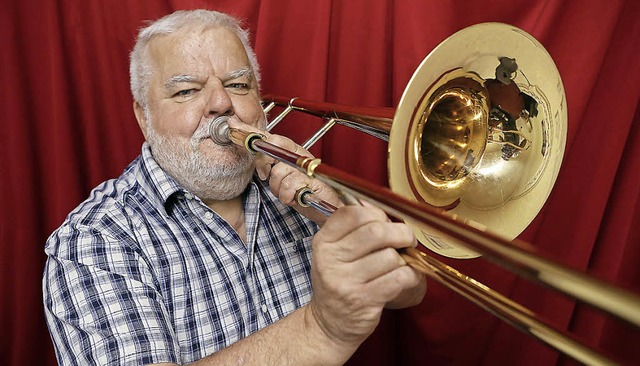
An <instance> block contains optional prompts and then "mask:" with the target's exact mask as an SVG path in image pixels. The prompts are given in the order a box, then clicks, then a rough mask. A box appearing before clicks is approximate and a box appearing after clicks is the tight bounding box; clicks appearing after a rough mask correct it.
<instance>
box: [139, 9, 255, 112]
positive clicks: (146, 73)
mask: <svg viewBox="0 0 640 366" xmlns="http://www.w3.org/2000/svg"><path fill="white" fill-rule="evenodd" d="M188 25H196V26H198V25H199V26H202V27H205V28H216V27H222V28H226V29H229V30H231V31H232V32H233V33H235V34H236V36H238V38H239V39H240V42H242V45H243V46H244V49H245V51H246V53H247V56H248V58H249V63H250V66H251V69H252V71H253V76H254V78H255V80H256V84H257V85H258V90H259V89H260V69H259V65H258V60H257V58H256V54H255V52H254V51H253V49H252V48H251V45H250V44H249V31H247V30H246V29H244V28H242V25H241V23H240V21H239V20H238V19H236V18H234V17H232V16H230V15H227V14H224V13H220V12H217V11H211V10H202V9H199V10H180V11H176V12H174V13H172V14H169V15H167V16H164V17H162V18H160V19H158V20H156V21H154V22H152V23H151V24H149V25H148V26H146V27H144V28H142V29H140V32H139V33H138V37H137V39H136V44H135V46H134V47H133V50H132V51H131V55H130V63H129V76H130V84H131V94H133V99H134V100H135V101H136V102H138V104H140V106H142V108H143V109H144V110H145V112H146V111H147V89H148V87H149V81H150V79H151V66H150V65H149V59H148V54H147V48H148V45H149V42H150V41H151V40H152V39H153V38H154V37H157V36H160V35H167V34H172V33H175V32H177V31H179V30H180V29H181V28H183V27H185V26H188Z"/></svg>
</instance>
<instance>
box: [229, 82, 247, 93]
mask: <svg viewBox="0 0 640 366" xmlns="http://www.w3.org/2000/svg"><path fill="white" fill-rule="evenodd" d="M225 88H228V89H233V90H234V91H235V92H236V93H247V92H248V91H249V89H250V86H249V84H248V83H231V84H227V85H225Z"/></svg>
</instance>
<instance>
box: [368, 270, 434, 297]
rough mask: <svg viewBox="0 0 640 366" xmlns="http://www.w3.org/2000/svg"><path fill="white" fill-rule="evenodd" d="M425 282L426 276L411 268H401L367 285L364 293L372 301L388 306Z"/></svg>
mask: <svg viewBox="0 0 640 366" xmlns="http://www.w3.org/2000/svg"><path fill="white" fill-rule="evenodd" d="M423 281H424V275H422V274H420V273H419V272H418V271H416V270H414V269H412V268H411V267H409V266H400V267H397V268H396V269H394V270H393V271H390V272H387V273H385V274H383V275H382V276H379V277H377V278H375V279H373V280H371V281H369V282H368V283H366V284H365V285H364V286H365V289H364V291H365V292H366V293H367V294H368V296H369V298H370V299H371V300H372V301H374V302H376V303H381V304H386V303H387V302H389V301H391V300H393V299H395V298H396V297H398V296H399V295H400V294H401V293H402V292H403V291H405V290H407V289H411V288H415V287H416V286H419V285H420V284H421V283H422V282H423Z"/></svg>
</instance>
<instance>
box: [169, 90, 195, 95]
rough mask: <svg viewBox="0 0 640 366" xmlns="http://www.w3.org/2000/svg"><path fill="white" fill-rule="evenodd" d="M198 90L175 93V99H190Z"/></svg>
mask: <svg viewBox="0 0 640 366" xmlns="http://www.w3.org/2000/svg"><path fill="white" fill-rule="evenodd" d="M195 92H196V90H195V89H185V90H180V91H179V92H177V93H175V94H174V95H173V96H174V97H188V96H189V95H191V94H193V93H195Z"/></svg>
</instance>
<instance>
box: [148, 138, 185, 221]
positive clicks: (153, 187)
mask: <svg viewBox="0 0 640 366" xmlns="http://www.w3.org/2000/svg"><path fill="white" fill-rule="evenodd" d="M141 157H142V158H141V163H140V170H139V173H138V181H139V182H140V185H141V186H142V187H143V188H144V190H145V191H146V192H148V194H150V195H151V196H152V197H153V198H155V199H156V200H157V202H158V203H159V204H161V205H162V206H164V208H165V209H166V210H168V207H167V204H168V203H169V202H170V198H171V197H172V196H173V195H174V194H175V193H177V192H186V191H185V189H184V188H183V187H182V186H180V185H179V184H178V182H176V180H175V179H173V178H172V177H171V176H170V175H169V174H167V172H165V171H164V170H163V169H162V168H161V167H160V165H158V163H157V162H156V160H155V159H154V158H153V155H151V148H150V147H149V144H147V143H146V142H145V143H144V144H143V145H142V154H141ZM150 198H151V197H150Z"/></svg>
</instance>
